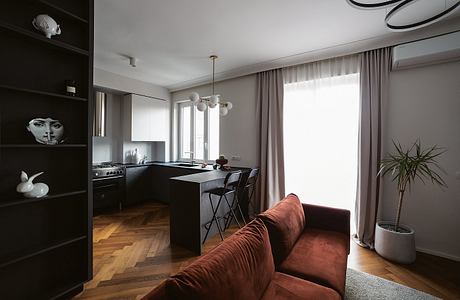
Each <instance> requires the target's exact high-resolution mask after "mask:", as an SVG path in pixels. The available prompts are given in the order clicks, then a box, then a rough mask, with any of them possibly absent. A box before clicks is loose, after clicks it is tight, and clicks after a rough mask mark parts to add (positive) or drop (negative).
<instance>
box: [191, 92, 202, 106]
mask: <svg viewBox="0 0 460 300" xmlns="http://www.w3.org/2000/svg"><path fill="white" fill-rule="evenodd" d="M189 99H190V101H192V102H193V104H197V103H198V101H200V94H198V93H197V92H193V93H191V94H190V97H189Z"/></svg>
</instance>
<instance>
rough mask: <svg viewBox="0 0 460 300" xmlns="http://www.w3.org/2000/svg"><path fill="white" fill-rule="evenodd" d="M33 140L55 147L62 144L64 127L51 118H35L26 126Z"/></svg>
mask: <svg viewBox="0 0 460 300" xmlns="http://www.w3.org/2000/svg"><path fill="white" fill-rule="evenodd" d="M27 130H29V131H30V132H31V133H32V134H33V136H34V137H35V140H36V141H37V142H38V143H40V144H45V145H57V144H60V143H62V142H64V126H63V125H62V124H61V122H60V121H59V120H54V119H52V118H46V119H44V118H35V119H33V120H31V121H30V122H29V125H27Z"/></svg>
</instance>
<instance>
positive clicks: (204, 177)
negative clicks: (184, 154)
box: [124, 161, 251, 184]
mask: <svg viewBox="0 0 460 300" xmlns="http://www.w3.org/2000/svg"><path fill="white" fill-rule="evenodd" d="M180 163H184V162H159V161H149V162H146V163H145V164H133V163H126V164H124V166H125V167H126V168H136V167H145V166H162V167H169V168H180V169H186V170H194V171H196V172H197V173H195V174H189V175H183V176H177V177H172V178H171V179H172V180H177V181H183V182H191V183H197V184H201V183H204V182H209V181H214V180H221V179H224V178H225V176H227V174H228V172H232V171H238V170H241V171H243V172H245V171H250V170H251V168H240V167H235V168H231V169H230V170H226V171H223V170H214V169H213V167H212V165H207V166H206V167H205V168H202V167H201V164H198V166H195V167H186V166H179V165H178V164H180Z"/></svg>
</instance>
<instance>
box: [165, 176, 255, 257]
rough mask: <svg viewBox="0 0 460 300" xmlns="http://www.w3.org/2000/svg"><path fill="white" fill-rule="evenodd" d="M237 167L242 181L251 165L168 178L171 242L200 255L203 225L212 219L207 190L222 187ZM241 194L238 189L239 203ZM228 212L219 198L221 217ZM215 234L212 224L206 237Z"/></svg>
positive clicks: (204, 227) (241, 200) (219, 213)
mask: <svg viewBox="0 0 460 300" xmlns="http://www.w3.org/2000/svg"><path fill="white" fill-rule="evenodd" d="M237 170H241V171H242V172H243V175H242V179H241V182H245V178H246V177H247V176H248V174H249V172H250V170H251V169H250V168H232V169H231V170H229V171H221V170H213V171H208V172H202V173H196V174H190V175H185V176H179V177H173V178H171V179H170V180H169V181H170V184H169V185H170V216H171V217H170V238H171V243H173V244H176V245H179V246H181V247H184V248H186V249H188V250H191V251H193V252H195V253H196V254H199V255H201V251H202V242H203V239H204V236H205V234H206V226H207V225H208V224H209V223H210V221H211V219H212V209H211V205H210V203H209V196H208V193H206V191H209V190H211V189H214V188H216V187H221V186H223V185H224V179H225V176H226V175H227V174H228V172H232V171H237ZM243 194H244V193H243V192H242V191H241V192H240V195H239V196H240V198H239V199H240V203H241V204H242V206H244V202H245V201H246V199H245V197H244V195H243ZM213 197H216V199H215V201H214V202H213V204H215V205H217V201H218V197H217V196H213ZM232 197H233V196H230V197H228V199H229V202H230V201H232V200H233V198H232ZM228 211H229V209H228V206H227V203H225V201H222V203H221V205H220V207H219V212H218V215H219V216H223V215H224V214H225V213H226V212H228ZM237 216H238V215H237ZM220 224H221V225H222V228H223V227H224V220H220ZM217 233H218V231H217V226H216V224H214V225H213V226H212V228H211V231H210V232H209V235H208V238H209V237H211V236H213V235H215V234H217Z"/></svg>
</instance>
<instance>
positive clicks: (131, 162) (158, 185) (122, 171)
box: [92, 88, 213, 215]
mask: <svg viewBox="0 0 460 300" xmlns="http://www.w3.org/2000/svg"><path fill="white" fill-rule="evenodd" d="M94 99H95V109H94V116H93V172H92V173H93V208H94V214H95V215H97V214H100V213H105V212H111V211H115V210H120V211H123V209H125V208H127V207H131V206H135V205H138V204H141V203H144V202H146V201H158V202H163V203H169V202H170V200H169V178H171V177H177V176H183V175H189V174H194V173H199V172H206V171H210V170H213V169H212V167H205V168H202V167H201V165H198V164H195V165H194V166H192V165H191V164H189V163H184V162H182V163H180V162H166V161H167V160H168V158H169V155H168V154H169V153H168V151H169V123H168V120H169V111H170V110H169V102H168V101H166V100H163V99H158V98H153V97H148V96H142V95H136V94H126V93H123V92H119V91H114V90H106V89H103V88H102V89H101V88H96V92H95V95H94Z"/></svg>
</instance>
